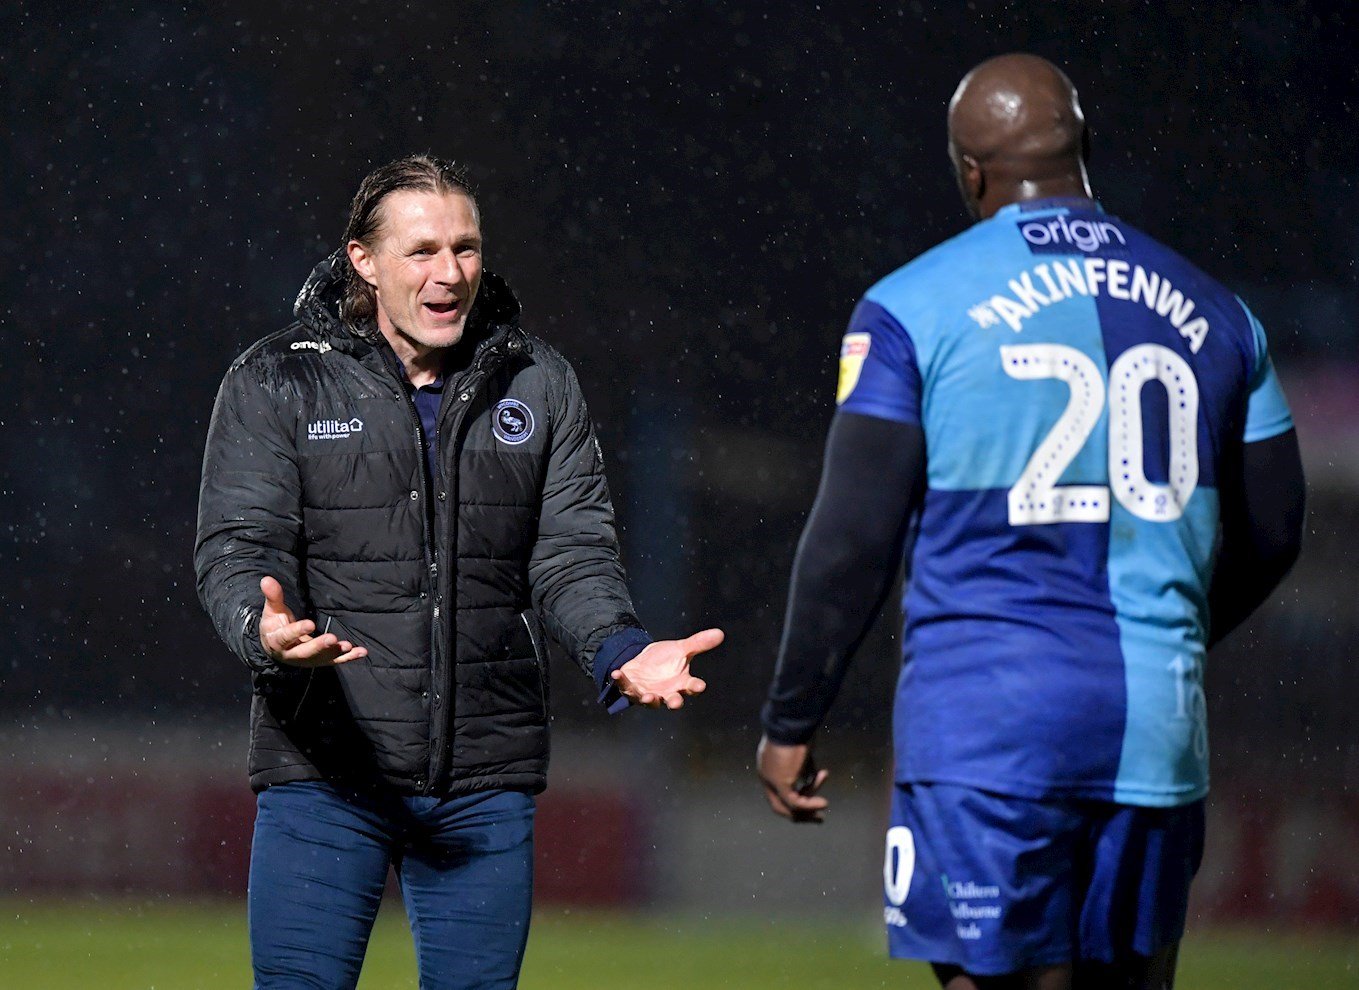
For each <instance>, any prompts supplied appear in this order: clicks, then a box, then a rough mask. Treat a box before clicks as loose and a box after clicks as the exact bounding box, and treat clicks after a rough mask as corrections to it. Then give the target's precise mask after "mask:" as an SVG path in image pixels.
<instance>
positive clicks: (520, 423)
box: [491, 399, 533, 444]
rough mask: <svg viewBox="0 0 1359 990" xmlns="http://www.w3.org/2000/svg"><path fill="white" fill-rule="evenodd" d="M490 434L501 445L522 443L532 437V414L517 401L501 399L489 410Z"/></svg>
mask: <svg viewBox="0 0 1359 990" xmlns="http://www.w3.org/2000/svg"><path fill="white" fill-rule="evenodd" d="M491 432H492V433H494V434H495V435H496V439H497V440H499V441H500V442H501V443H508V444H520V443H523V442H524V441H525V440H527V439H528V438H529V437H531V436H533V412H532V411H531V410H530V409H529V407H528V406H526V405H524V404H523V403H522V402H520V401H519V400H518V399H501V400H500V401H499V402H497V403H496V404H495V408H494V409H492V410H491Z"/></svg>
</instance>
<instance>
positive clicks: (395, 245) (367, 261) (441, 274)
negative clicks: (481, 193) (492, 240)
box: [349, 189, 481, 350]
mask: <svg viewBox="0 0 1359 990" xmlns="http://www.w3.org/2000/svg"><path fill="white" fill-rule="evenodd" d="M378 209H380V210H381V211H382V223H381V224H380V226H379V228H378V234H377V238H376V239H375V241H374V243H373V244H371V245H368V246H367V247H365V246H364V245H363V244H360V243H359V242H358V241H351V242H350V243H349V260H350V261H351V262H352V263H353V265H354V268H355V270H356V271H357V272H358V273H359V275H360V276H361V277H362V278H363V279H364V280H365V281H366V282H368V284H369V285H371V286H373V288H374V290H375V291H376V293H377V320H378V329H380V330H381V331H382V333H383V335H384V336H386V337H388V338H389V339H391V338H392V336H393V335H396V336H397V337H401V338H404V339H405V340H406V341H407V342H408V343H409V344H413V345H415V346H416V347H417V348H418V349H420V350H434V349H437V348H441V347H451V346H453V345H454V344H456V343H457V342H458V341H459V340H461V339H462V334H463V330H464V329H465V328H466V326H467V314H468V313H469V312H470V311H471V309H472V302H473V300H474V299H476V296H477V289H478V288H479V287H480V285H481V225H480V224H479V223H478V222H477V214H476V209H475V208H474V206H473V205H472V200H471V199H470V198H468V197H467V196H465V195H463V194H462V193H438V192H423V191H419V190H413V189H402V190H399V191H397V192H394V193H391V194H389V195H388V196H386V197H385V198H384V199H383V201H382V203H381V204H380V205H379V207H378Z"/></svg>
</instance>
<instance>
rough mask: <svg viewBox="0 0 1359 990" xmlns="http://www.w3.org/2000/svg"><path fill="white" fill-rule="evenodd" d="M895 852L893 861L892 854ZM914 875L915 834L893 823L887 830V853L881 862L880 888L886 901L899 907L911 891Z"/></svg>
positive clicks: (903, 826)
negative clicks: (884, 894) (885, 895)
mask: <svg viewBox="0 0 1359 990" xmlns="http://www.w3.org/2000/svg"><path fill="white" fill-rule="evenodd" d="M893 853H896V857H895V862H894V861H893V856H892V854H893ZM913 876H915V836H913V835H912V834H911V830H910V829H909V828H907V827H906V826H905V825H893V826H892V827H891V828H889V829H888V830H887V855H886V856H885V857H884V858H883V862H882V889H883V891H884V892H885V893H886V894H887V900H888V903H890V904H892V905H893V906H895V907H901V905H903V904H905V903H906V895H907V894H909V893H910V892H911V878H912V877H913Z"/></svg>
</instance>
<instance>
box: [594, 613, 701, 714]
mask: <svg viewBox="0 0 1359 990" xmlns="http://www.w3.org/2000/svg"><path fill="white" fill-rule="evenodd" d="M725 638H726V634H725V633H723V632H722V630H721V629H704V630H703V631H702V632H696V633H694V634H693V635H692V636H690V637H688V638H687V639H666V640H661V641H660V642H657V643H652V644H650V645H649V646H648V647H647V648H646V649H645V650H643V651H642V652H641V653H639V654H637V656H635V657H633V658H632V659H631V660H629V661H628V662H627V663H625V664H623V666H621V667H619V668H618V669H617V670H615V671H614V672H613V675H612V676H613V679H614V682H615V683H616V684H617V685H618V690H619V691H621V692H622V693H623V694H624V695H626V696H627V697H628V698H630V699H631V700H632V701H633V702H634V703H635V704H638V705H646V706H647V707H648V708H660V707H661V706H662V705H664V706H665V707H666V708H672V709H673V708H680V707H682V706H683V704H684V699H685V698H686V697H689V696H691V695H695V694H702V693H703V689H704V688H706V687H707V686H708V685H707V684H706V683H705V682H704V681H703V680H702V679H700V678H698V677H695V676H694V675H693V674H691V673H689V661H690V660H692V659H693V658H694V657H695V656H696V655H698V654H699V653H706V652H707V651H708V650H711V649H714V648H715V647H718V646H720V645H722V640H724V639H725Z"/></svg>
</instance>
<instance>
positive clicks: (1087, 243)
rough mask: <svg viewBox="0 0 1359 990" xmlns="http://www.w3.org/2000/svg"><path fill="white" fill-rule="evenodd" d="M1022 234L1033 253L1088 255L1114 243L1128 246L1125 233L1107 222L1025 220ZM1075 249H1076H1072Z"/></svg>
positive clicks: (1064, 218)
mask: <svg viewBox="0 0 1359 990" xmlns="http://www.w3.org/2000/svg"><path fill="white" fill-rule="evenodd" d="M1019 232H1020V233H1021V234H1023V235H1024V240H1026V241H1028V242H1029V250H1030V251H1032V252H1033V253H1034V254H1075V253H1076V252H1077V251H1083V252H1085V253H1086V254H1089V253H1091V252H1092V251H1098V250H1099V249H1100V248H1104V247H1109V246H1111V245H1112V244H1113V243H1114V241H1118V243H1119V244H1120V245H1121V246H1123V247H1127V245H1128V241H1127V239H1126V238H1125V237H1124V236H1123V231H1121V230H1119V229H1118V226H1117V225H1116V224H1113V223H1110V222H1109V221H1108V220H1084V219H1078V220H1068V219H1067V218H1066V217H1065V216H1060V217H1050V218H1048V219H1045V220H1025V221H1024V222H1023V223H1021V224H1019ZM1073 249H1074V250H1073Z"/></svg>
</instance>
